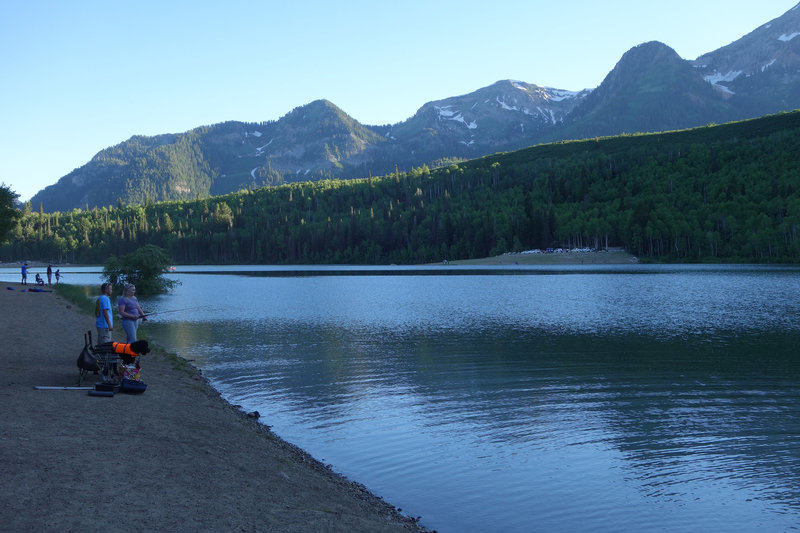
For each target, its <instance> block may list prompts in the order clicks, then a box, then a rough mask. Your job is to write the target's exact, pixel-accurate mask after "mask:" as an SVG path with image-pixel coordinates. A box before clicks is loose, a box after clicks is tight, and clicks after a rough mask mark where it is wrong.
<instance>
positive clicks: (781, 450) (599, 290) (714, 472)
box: [0, 265, 800, 533]
mask: <svg viewBox="0 0 800 533" xmlns="http://www.w3.org/2000/svg"><path fill="white" fill-rule="evenodd" d="M62 271H64V270H63V269H62ZM0 275H2V277H0V279H2V280H4V281H6V280H13V281H18V279H17V278H18V275H17V271H16V270H14V271H13V275H12V276H11V277H10V278H6V277H5V275H4V274H3V273H2V272H0ZM70 275H72V276H73V277H70ZM92 276H95V278H92ZM175 276H176V278H177V279H179V280H180V281H181V282H182V285H181V286H180V287H178V288H177V290H176V291H175V292H174V293H172V294H170V295H166V296H161V297H158V298H155V299H151V300H149V301H148V300H145V299H143V303H144V307H145V308H146V309H148V310H155V311H156V312H157V314H156V315H155V316H154V317H153V318H154V319H153V320H152V321H150V322H148V323H147V324H146V325H145V326H143V327H144V328H145V329H143V330H142V331H143V332H146V333H147V335H148V336H150V337H151V338H153V339H154V340H155V341H157V342H158V343H160V344H162V345H165V346H166V347H168V348H169V349H170V350H173V351H175V352H177V353H179V354H181V355H182V356H184V357H186V358H188V359H193V360H194V363H195V364H196V365H198V366H199V367H201V368H202V369H203V373H204V375H205V376H206V377H207V378H208V379H209V380H210V381H211V382H212V384H213V385H214V386H215V387H216V388H217V389H218V390H220V391H221V393H222V395H223V396H224V397H225V398H226V399H227V400H229V401H230V402H231V403H233V404H237V405H241V406H242V407H243V409H244V410H246V411H256V410H257V411H259V412H260V413H261V415H262V418H261V420H262V422H264V423H266V424H269V425H270V426H272V428H273V430H274V431H275V432H276V433H277V434H278V435H280V436H281V437H282V438H284V439H285V440H288V441H290V442H292V443H294V444H296V445H298V446H300V447H302V448H303V449H305V450H307V451H308V452H309V453H311V454H312V455H314V456H315V457H317V458H318V459H320V460H322V461H323V462H325V463H327V464H330V465H331V466H332V468H333V469H334V470H335V471H337V472H340V473H342V474H344V475H345V476H347V477H349V478H351V479H354V480H356V481H359V482H361V483H363V484H365V485H366V486H367V487H368V488H369V489H370V490H372V491H373V492H374V493H376V494H378V495H380V496H381V497H383V498H384V499H386V500H387V501H389V502H391V503H392V504H393V505H395V506H397V507H401V508H402V510H403V512H404V513H406V514H409V515H411V516H420V517H421V523H422V524H423V525H425V526H427V527H429V528H431V529H437V530H438V531H440V532H442V533H447V532H473V531H474V532H486V531H498V532H499V531H502V532H534V531H622V530H627V531H649V530H660V531H790V530H797V529H798V524H800V361H799V360H798V350H797V347H798V346H799V345H800V322H799V321H798V318H799V317H800V269H798V268H791V267H760V266H663V265H661V266H633V265H632V266H606V267H597V266H591V267H589V266H572V267H570V266H567V267H558V268H545V267H511V268H508V267H506V268H505V269H494V268H489V267H480V268H469V267H460V268H457V267H428V268H407V267H385V268H383V267H381V268H370V267H362V268H333V267H301V268H298V267H247V266H243V267H227V268H226V267H179V271H178V273H176V274H175ZM90 278H91V279H90ZM84 279H88V280H89V281H86V282H87V283H95V282H96V281H95V280H96V279H99V278H97V274H96V273H95V272H92V271H91V270H90V269H89V270H87V271H85V272H77V271H76V272H74V273H67V277H65V281H70V282H79V281H81V280H84ZM144 373H145V380H146V365H145V368H144Z"/></svg>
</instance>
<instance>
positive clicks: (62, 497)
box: [0, 283, 426, 532]
mask: <svg viewBox="0 0 800 533" xmlns="http://www.w3.org/2000/svg"><path fill="white" fill-rule="evenodd" d="M8 287H11V288H12V289H13V290H9V289H8ZM29 287H30V285H29ZM24 288H25V287H23V286H22V285H20V284H19V283H4V284H3V286H2V290H0V318H2V320H0V339H2V342H3V344H4V346H5V348H4V349H3V350H0V394H2V399H1V400H0V401H1V402H2V408H1V409H0V428H1V429H0V465H2V466H0V468H2V476H1V477H2V484H0V524H2V526H0V529H2V530H4V531H84V532H85V531H108V530H113V529H121V530H125V531H215V532H216V531H269V532H273V531H274V532H328V531H329V532H361V531H363V532H409V531H418V532H421V531H426V530H425V529H424V528H422V527H421V526H419V525H418V524H417V523H416V522H415V521H414V520H412V519H410V518H408V517H404V516H402V515H401V514H400V513H399V512H397V510H396V509H395V508H394V507H393V506H392V505H390V504H388V503H386V502H384V501H383V500H381V499H380V498H378V497H376V496H375V495H373V494H371V493H370V492H369V491H368V490H367V489H366V488H364V487H363V486H362V485H359V484H358V483H355V482H352V481H349V480H347V479H345V478H343V477H342V476H339V475H337V474H335V473H333V472H332V471H330V470H329V469H328V468H326V467H325V466H324V465H323V464H321V463H320V462H318V461H316V460H315V459H313V458H312V457H311V456H309V455H308V454H306V453H305V452H303V451H302V450H300V449H299V448H297V447H295V446H293V445H291V444H288V443H286V442H284V441H282V440H281V439H279V438H278V437H277V436H275V435H274V434H272V433H271V432H270V431H269V430H268V428H267V427H265V425H263V424H260V423H258V422H257V421H256V420H255V419H254V418H251V417H248V416H247V415H246V414H245V413H242V412H241V411H239V410H238V409H236V408H235V407H233V406H231V405H229V404H228V403H227V402H225V401H224V400H223V399H221V398H220V396H219V394H217V392H216V391H214V390H213V389H212V388H211V387H210V386H209V385H208V384H207V382H206V381H205V380H204V379H203V377H202V376H201V375H200V374H199V372H197V371H196V370H195V369H193V368H191V367H190V366H185V365H181V364H180V362H179V361H178V362H176V361H175V360H174V359H173V358H171V357H169V356H165V355H159V354H156V353H151V354H148V355H146V356H144V357H143V361H142V380H143V381H144V382H146V383H147V385H148V387H147V390H146V392H145V393H144V394H140V395H126V394H121V393H117V394H116V395H114V397H95V396H89V395H88V392H87V391H86V390H41V389H36V388H35V387H36V386H47V387H74V386H76V385H77V380H78V369H77V367H76V365H75V361H76V359H77V357H78V354H79V353H80V351H81V348H82V347H83V338H84V337H83V335H84V332H86V331H87V330H89V329H92V332H93V333H94V332H95V331H94V327H93V323H94V317H92V316H88V315H86V314H84V313H83V312H80V311H78V310H77V309H76V308H74V307H73V306H71V305H70V304H69V302H67V301H65V300H64V299H62V298H61V297H59V296H58V295H57V294H56V293H53V292H41V293H36V292H23V291H22V289H24ZM114 339H115V340H123V332H122V330H121V328H119V330H115V331H114ZM96 378H97V376H93V375H91V374H90V375H89V378H88V379H87V380H86V381H87V383H84V385H89V386H91V385H93V384H94V382H95V381H97V379H96ZM262 422H264V423H266V424H268V423H269V420H262Z"/></svg>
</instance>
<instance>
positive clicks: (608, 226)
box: [0, 112, 800, 264]
mask: <svg viewBox="0 0 800 533" xmlns="http://www.w3.org/2000/svg"><path fill="white" fill-rule="evenodd" d="M799 155H800V112H793V113H784V114H780V115H773V116H768V117H764V118H761V119H755V120H749V121H742V122H737V123H731V124H725V125H721V126H706V127H702V128H696V129H692V130H685V131H678V132H668V133H659V134H647V135H632V136H619V137H609V138H598V139H593V140H584V141H572V142H563V143H555V144H547V145H540V146H535V147H532V148H528V149H525V150H520V151H516V152H510V153H505V154H498V155H494V156H491V157H485V158H482V159H478V160H473V161H469V162H466V163H462V164H458V165H451V166H449V167H446V168H442V169H438V170H435V171H430V170H429V169H428V168H427V167H422V168H416V169H414V170H412V171H411V172H408V173H399V172H395V173H393V174H390V175H387V176H381V177H372V178H368V179H361V180H348V181H339V180H324V181H318V182H308V183H293V184H287V185H281V186H278V187H266V188H262V189H258V190H255V191H245V192H240V193H236V194H229V195H225V196H218V197H213V198H209V199H205V200H193V201H189V200H187V201H181V202H170V203H162V204H151V205H145V206H138V207H122V208H102V209H92V210H89V211H85V210H80V209H75V210H73V211H70V212H66V213H52V214H46V213H42V212H38V213H37V212H32V211H31V209H30V206H29V205H27V206H26V209H25V213H24V214H23V217H22V218H21V219H20V220H19V221H18V222H17V224H16V227H15V228H14V229H12V232H11V241H10V242H9V243H7V244H5V245H3V246H2V247H1V248H0V258H1V259H2V260H3V261H19V260H23V259H25V260H35V259H39V260H43V261H53V262H59V263H62V262H73V263H99V262H102V261H104V260H105V259H106V258H107V257H108V256H109V255H112V254H113V255H118V256H119V255H122V254H126V253H128V252H130V251H132V250H134V249H135V248H137V247H139V246H142V245H144V244H155V245H158V246H161V247H163V248H164V249H166V250H167V251H168V252H169V253H170V254H171V255H172V257H173V259H174V261H175V262H176V263H264V264H269V263H371V264H385V263H422V262H430V261H440V260H442V259H460V258H476V257H485V256H490V255H495V254H500V253H503V252H509V251H523V250H526V249H531V248H543V247H549V246H569V247H573V246H579V247H583V246H590V247H596V248H604V247H607V246H623V247H624V248H626V249H627V250H628V251H629V252H631V253H633V254H636V255H638V256H640V257H642V258H650V259H653V260H660V261H738V262H800V157H798V156H799Z"/></svg>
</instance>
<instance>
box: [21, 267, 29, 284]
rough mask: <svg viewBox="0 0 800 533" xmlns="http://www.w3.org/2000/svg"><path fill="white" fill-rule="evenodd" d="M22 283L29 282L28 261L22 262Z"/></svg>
mask: <svg viewBox="0 0 800 533" xmlns="http://www.w3.org/2000/svg"><path fill="white" fill-rule="evenodd" d="M22 284H23V285H27V284H28V263H22Z"/></svg>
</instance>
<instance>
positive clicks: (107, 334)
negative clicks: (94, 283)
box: [94, 283, 114, 344]
mask: <svg viewBox="0 0 800 533" xmlns="http://www.w3.org/2000/svg"><path fill="white" fill-rule="evenodd" d="M109 296H111V284H110V283H103V284H102V285H100V296H98V297H97V301H96V303H95V306H94V315H95V317H96V319H95V321H94V325H95V327H96V328H97V342H98V344H102V343H104V342H111V332H112V331H114V316H113V313H112V312H111V299H110V298H109Z"/></svg>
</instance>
